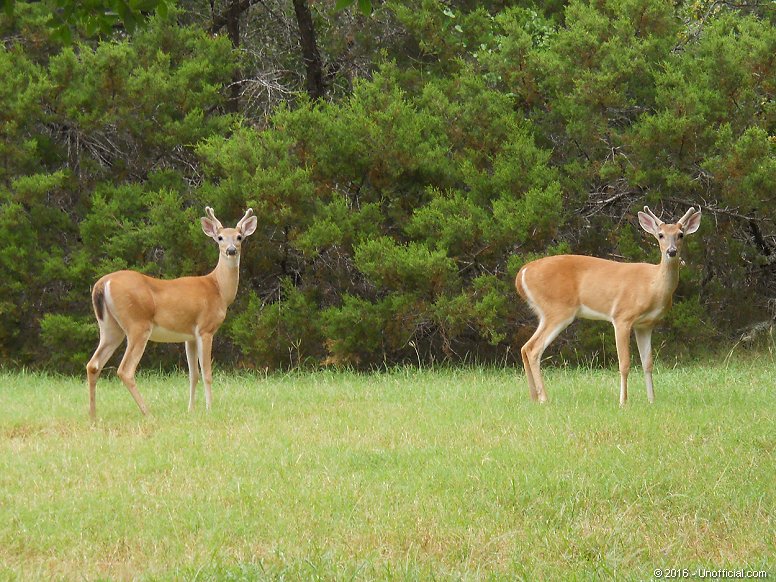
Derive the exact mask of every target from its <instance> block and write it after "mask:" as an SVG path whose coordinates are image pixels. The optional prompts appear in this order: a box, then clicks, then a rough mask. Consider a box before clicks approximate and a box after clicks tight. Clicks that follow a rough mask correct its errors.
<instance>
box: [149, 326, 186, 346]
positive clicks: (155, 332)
mask: <svg viewBox="0 0 776 582" xmlns="http://www.w3.org/2000/svg"><path fill="white" fill-rule="evenodd" d="M148 339H149V340H151V341H152V342H159V343H181V342H189V341H193V340H194V339H195V338H194V334H192V333H181V332H179V331H173V330H171V329H167V328H166V327H162V326H160V325H155V326H154V328H153V329H152V330H151V337H149V338H148Z"/></svg>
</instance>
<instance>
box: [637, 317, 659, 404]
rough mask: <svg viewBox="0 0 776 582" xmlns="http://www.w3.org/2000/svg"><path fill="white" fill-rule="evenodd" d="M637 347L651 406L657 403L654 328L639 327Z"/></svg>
mask: <svg viewBox="0 0 776 582" xmlns="http://www.w3.org/2000/svg"><path fill="white" fill-rule="evenodd" d="M635 332H636V345H638V346H639V356H641V367H642V368H643V369H644V381H645V383H646V385H647V400H649V403H650V404H653V403H654V402H655V388H654V386H653V385H652V328H651V327H637V328H635Z"/></svg>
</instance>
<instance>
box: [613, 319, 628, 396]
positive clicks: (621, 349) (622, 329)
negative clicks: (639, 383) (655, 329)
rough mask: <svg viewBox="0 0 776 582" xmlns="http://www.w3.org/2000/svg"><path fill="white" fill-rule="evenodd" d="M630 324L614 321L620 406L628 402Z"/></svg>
mask: <svg viewBox="0 0 776 582" xmlns="http://www.w3.org/2000/svg"><path fill="white" fill-rule="evenodd" d="M631 329H632V324H631V323H630V322H625V321H615V322H614V339H615V341H616V342H617V360H618V361H619V363H620V406H625V404H626V403H627V402H628V373H629V372H630V333H631Z"/></svg>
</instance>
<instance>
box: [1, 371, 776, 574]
mask: <svg viewBox="0 0 776 582" xmlns="http://www.w3.org/2000/svg"><path fill="white" fill-rule="evenodd" d="M774 372H776V367H775V366H774V362H773V360H772V359H771V358H770V357H762V358H760V359H752V360H748V361H745V362H735V363H731V364H730V365H729V366H728V367H725V366H723V365H721V364H718V365H715V366H701V365H692V366H687V367H678V368H676V369H662V368H658V369H657V370H656V373H655V383H656V394H657V402H656V403H655V404H654V405H652V406H649V405H648V404H647V402H646V396H645V394H644V387H643V379H642V378H641V372H640V370H638V369H636V370H633V372H632V375H631V379H632V380H631V391H630V394H631V400H630V403H629V405H628V406H627V407H626V408H625V409H624V410H620V409H619V408H618V406H617V398H618V378H617V373H616V372H615V371H613V370H578V369H565V368H556V369H549V370H547V373H546V382H547V387H548V392H549V396H550V403H549V404H548V405H546V406H540V405H537V404H534V403H532V402H530V401H529V399H528V390H527V386H526V383H525V379H524V376H523V375H522V371H520V370H495V369H463V370H456V369H446V370H440V371H420V372H417V371H412V370H398V371H394V372H391V373H384V374H371V375H361V374H355V373H330V372H321V373H313V374H289V375H278V376H269V377H266V378H265V377H263V376H258V375H251V374H226V373H220V374H217V376H216V379H215V383H214V400H215V402H214V410H213V411H212V413H210V414H206V413H205V412H204V410H203V409H204V402H203V401H202V399H201V392H200V401H199V402H198V403H197V404H198V408H197V411H195V412H194V413H193V414H188V413H187V412H186V405H187V390H188V385H187V379H186V377H185V375H184V374H175V375H170V376H161V375H153V374H147V375H141V376H140V377H139V386H140V390H141V392H142V394H143V395H144V396H145V398H146V401H147V402H148V404H149V405H150V407H151V410H152V415H151V416H150V417H148V418H141V416H140V413H139V411H138V410H137V408H136V407H135V404H134V402H133V400H132V399H131V397H130V396H129V394H128V393H127V392H126V390H125V389H124V388H123V386H122V385H121V384H120V383H119V382H118V380H117V379H116V378H115V377H113V376H112V375H109V376H108V377H107V378H105V379H103V380H102V381H101V382H100V384H99V385H98V402H97V413H98V417H99V419H98V421H97V422H96V423H95V424H92V423H91V422H90V421H89V420H88V417H87V390H86V386H85V379H83V378H60V377H52V376H46V375H39V374H13V373H0V578H10V579H14V578H18V579H23V580H28V579H29V580H32V579H41V578H52V577H53V578H61V579H76V578H86V579H95V578H110V579H129V578H143V579H159V580H168V579H197V580H230V579H231V580H235V579H249V580H250V579H256V578H265V577H267V578H276V577H277V578H280V577H284V578H287V579H297V578H304V579H309V578H321V579H332V578H337V579H343V578H344V579H352V578H355V579H375V578H379V579H383V578H385V579H397V578H398V579H407V578H409V579H427V578H429V577H432V576H433V577H435V578H439V579H480V578H489V579H490V578H505V579H514V578H525V579H528V580H535V579H558V578H562V579H569V578H572V579H573V578H577V579H590V578H606V577H617V578H621V579H649V578H651V576H652V572H653V570H654V568H656V567H663V568H669V567H676V568H691V569H692V568H695V567H697V566H704V567H709V568H722V567H731V568H747V567H749V568H755V569H758V570H768V571H770V573H771V575H773V574H774V573H776V572H774V564H775V563H776V540H775V535H776V534H775V533H774V532H775V529H776V528H775V527H774V525H775V524H774V513H773V512H774V505H775V503H774V502H775V499H774V489H775V487H776V486H775V485H774V482H775V477H776V469H774V467H775V466H776V464H774V444H775V443H776V426H774V415H775V414H776V390H774V383H775V380H774V376H775V374H774ZM200 388H201V387H200Z"/></svg>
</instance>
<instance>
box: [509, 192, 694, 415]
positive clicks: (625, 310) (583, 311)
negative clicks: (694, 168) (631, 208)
mask: <svg viewBox="0 0 776 582" xmlns="http://www.w3.org/2000/svg"><path fill="white" fill-rule="evenodd" d="M644 210H645V212H646V213H648V214H645V213H641V212H640V213H639V221H640V223H641V225H642V227H643V228H644V229H645V230H647V232H650V233H651V234H653V235H654V236H655V237H656V238H657V239H658V243H659V245H660V251H661V257H662V259H661V262H660V264H658V265H652V264H648V263H618V262H615V261H608V260H605V259H599V258H596V257H585V256H579V255H558V256H552V257H545V258H543V259H538V260H536V261H532V262H530V263H528V264H527V265H525V266H523V268H522V269H520V271H519V272H518V274H517V277H516V279H515V286H516V288H517V292H518V293H519V294H520V296H521V297H522V298H523V299H524V300H526V302H527V303H528V304H529V306H530V307H531V309H532V310H533V311H534V312H535V313H536V315H537V316H538V317H539V327H538V328H537V330H536V332H535V333H534V334H533V336H531V338H530V339H529V340H528V341H527V342H526V344H525V345H524V346H523V347H522V349H521V350H520V351H521V355H522V359H523V365H524V367H525V370H526V375H527V377H528V387H529V391H530V394H531V398H533V399H538V400H539V401H541V402H545V401H546V400H547V395H546V392H545V390H544V382H543V380H542V376H541V356H542V354H543V352H544V350H545V349H546V348H547V346H548V345H549V344H550V343H551V342H552V341H553V340H554V339H555V337H557V335H558V334H559V333H560V332H561V331H563V329H565V328H566V327H567V326H568V325H569V324H570V323H571V322H572V321H574V319H576V318H578V317H581V318H585V319H603V320H606V321H611V322H612V324H613V325H614V329H615V339H616V342H617V357H618V359H619V363H620V366H619V367H620V405H621V406H622V405H624V404H625V403H626V401H627V394H628V389H627V379H628V372H629V369H630V333H631V330H634V331H635V334H636V340H637V343H638V347H639V353H640V355H641V361H642V366H643V367H644V374H645V379H646V383H647V396H648V398H649V400H650V402H652V401H654V389H653V385H652V349H651V336H652V329H653V328H654V326H655V324H656V323H657V322H658V321H660V319H662V318H663V316H664V315H665V313H666V312H667V311H668V310H669V309H670V308H671V302H672V296H673V293H674V290H675V289H676V286H677V283H678V281H679V251H680V250H681V245H682V240H683V236H684V234H690V233H692V232H695V230H697V228H698V226H699V224H700V211H698V212H697V213H696V212H695V210H694V209H692V208H691V209H690V210H689V211H688V212H687V213H686V214H685V216H684V217H682V219H681V220H680V221H679V222H677V223H676V224H665V223H663V222H661V221H660V220H659V219H657V217H655V216H654V214H652V213H651V211H650V210H649V209H648V208H647V207H645V208H644ZM671 252H673V253H674V256H669V254H670V253H671Z"/></svg>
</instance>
